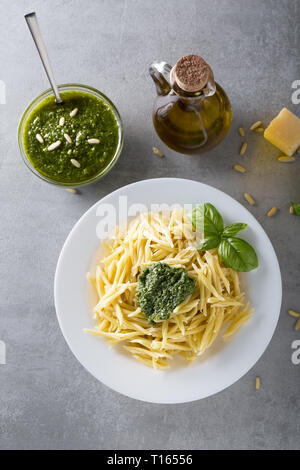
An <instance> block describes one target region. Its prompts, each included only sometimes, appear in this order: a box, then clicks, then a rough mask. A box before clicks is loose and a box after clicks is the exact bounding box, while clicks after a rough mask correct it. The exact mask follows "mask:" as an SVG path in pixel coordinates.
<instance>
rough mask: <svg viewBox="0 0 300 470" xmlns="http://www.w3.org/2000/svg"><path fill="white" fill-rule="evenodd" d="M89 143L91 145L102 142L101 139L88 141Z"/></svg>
mask: <svg viewBox="0 0 300 470" xmlns="http://www.w3.org/2000/svg"><path fill="white" fill-rule="evenodd" d="M88 143H89V144H91V145H92V144H100V140H99V139H88Z"/></svg>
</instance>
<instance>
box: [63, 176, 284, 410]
mask: <svg viewBox="0 0 300 470" xmlns="http://www.w3.org/2000/svg"><path fill="white" fill-rule="evenodd" d="M170 180H172V181H174V180H175V181H177V182H178V181H183V182H185V183H186V182H192V183H197V184H200V185H202V186H204V187H207V188H211V189H213V190H214V191H216V192H217V193H219V194H220V195H224V194H225V195H226V196H227V197H228V198H230V199H231V200H232V201H233V202H234V203H235V204H238V205H239V206H241V207H242V208H243V210H245V211H246V212H247V213H248V216H250V219H253V220H254V221H255V223H257V224H258V225H259V227H260V228H261V230H262V231H263V233H264V235H265V237H266V238H267V240H268V242H269V244H270V248H271V250H272V258H273V261H275V262H276V266H277V268H278V276H279V277H278V281H279V286H280V292H279V302H278V307H277V309H278V311H277V312H274V313H276V316H275V317H274V324H273V328H272V334H271V333H270V337H269V339H268V341H267V342H266V343H265V345H264V347H263V349H262V350H261V351H260V352H259V353H258V354H256V356H255V358H254V359H253V360H252V363H251V364H250V365H246V366H245V367H244V368H243V370H242V372H240V373H239V374H238V376H237V377H235V378H234V380H233V381H232V379H230V380H229V381H228V383H227V384H226V385H225V386H223V385H222V386H221V388H218V389H217V390H216V391H212V392H211V393H208V394H206V395H205V396H198V397H195V398H187V399H182V400H180V401H179V400H178V399H176V401H172V400H168V401H165V400H149V399H144V398H141V397H140V396H138V394H137V395H135V393H130V394H129V393H126V392H124V391H121V390H120V389H117V388H115V387H113V386H111V385H110V384H109V383H107V382H106V380H103V379H100V378H99V377H97V375H96V374H95V373H94V372H92V371H91V370H89V368H88V366H87V365H86V364H84V363H83V362H82V360H81V359H80V358H79V357H78V354H77V351H75V350H74V348H73V345H71V344H70V340H69V338H68V336H67V334H66V333H65V331H64V327H63V325H62V319H61V316H60V314H59V311H58V305H57V304H58V301H57V278H58V275H59V270H60V265H61V263H62V259H63V256H64V253H65V251H66V249H67V245H68V243H69V241H70V239H71V237H72V234H73V233H74V232H75V231H76V229H77V226H79V225H80V224H81V223H82V221H83V219H84V218H86V217H88V216H89V214H90V213H91V212H92V211H93V210H94V209H95V208H96V207H97V206H98V205H99V204H101V203H103V202H105V199H107V198H110V197H112V196H115V195H116V194H117V193H119V192H121V191H124V190H127V189H128V188H130V187H132V186H137V185H142V184H143V183H145V182H147V183H151V182H155V181H166V182H168V181H170ZM54 306H55V311H56V317H57V320H58V324H59V327H60V330H61V333H62V335H63V337H64V339H65V341H66V343H67V345H68V347H69V349H70V350H71V352H72V354H73V355H74V356H75V358H76V359H77V361H78V362H79V363H80V364H81V366H82V367H84V369H85V370H86V371H87V372H88V373H89V374H90V375H92V376H93V377H94V378H95V379H97V381H99V382H100V383H102V384H103V385H105V386H106V387H108V388H109V389H111V390H114V391H115V392H117V393H120V394H121V395H123V396H127V397H129V398H132V399H135V400H138V401H141V402H145V403H155V404H181V403H191V402H194V401H198V400H202V399H204V398H208V397H210V396H213V395H216V394H218V393H220V392H222V391H223V390H226V389H227V388H229V387H230V386H232V385H234V384H235V383H236V382H238V381H239V380H240V379H241V378H242V377H243V376H244V375H246V374H247V373H248V372H249V371H250V370H251V369H252V368H253V367H254V366H255V364H256V363H257V362H258V360H259V359H260V358H261V357H262V356H263V354H264V353H265V351H266V349H267V348H268V346H269V344H270V342H271V340H272V338H273V336H274V333H275V330H276V328H277V325H278V321H279V316H280V312H281V306H282V275H281V270H280V265H279V262H278V258H277V255H276V252H275V249H274V247H273V244H272V242H271V240H270V238H269V236H268V234H267V233H266V231H265V229H264V228H263V226H262V225H261V224H260V222H259V221H258V220H257V219H256V218H255V216H254V215H253V214H252V213H251V212H250V211H249V209H248V208H247V207H245V206H243V205H242V203H241V202H239V201H238V200H236V199H235V198H233V197H232V196H230V195H229V194H227V193H226V192H225V191H222V190H220V189H218V188H216V187H215V186H212V185H209V184H206V183H203V182H201V181H197V180H192V179H190V178H176V177H162V178H146V179H143V180H138V181H135V182H133V183H129V184H127V185H124V186H121V187H119V188H117V189H115V190H114V191H112V192H110V193H108V194H106V195H105V196H103V197H102V198H101V199H99V200H98V201H96V202H95V203H94V204H92V205H91V206H90V207H89V208H88V209H87V210H86V211H85V212H84V213H83V214H82V215H81V216H80V217H79V219H78V220H77V221H76V222H75V224H74V225H73V227H72V229H71V230H70V231H69V233H68V235H67V237H66V239H65V241H64V243H63V246H62V248H61V251H60V254H59V257H58V260H57V264H56V269H55V276H54Z"/></svg>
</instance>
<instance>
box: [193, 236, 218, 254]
mask: <svg viewBox="0 0 300 470" xmlns="http://www.w3.org/2000/svg"><path fill="white" fill-rule="evenodd" d="M220 241H221V238H220V237H217V236H216V237H213V236H212V237H207V238H204V239H203V240H201V242H200V243H199V245H198V246H197V250H203V251H206V250H212V249H213V248H217V247H218V246H219V243H220Z"/></svg>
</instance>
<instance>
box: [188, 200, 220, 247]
mask: <svg viewBox="0 0 300 470" xmlns="http://www.w3.org/2000/svg"><path fill="white" fill-rule="evenodd" d="M192 224H193V226H194V228H195V230H197V232H200V233H202V234H203V235H204V238H209V237H216V236H217V237H218V236H219V235H221V233H222V232H223V230H224V223H223V219H222V216H221V214H219V212H218V211H217V209H216V208H215V207H214V206H213V205H212V204H210V203H209V202H206V203H205V204H200V205H198V206H196V207H195V208H194V209H193V211H192Z"/></svg>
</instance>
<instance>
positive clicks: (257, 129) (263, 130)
mask: <svg viewBox="0 0 300 470" xmlns="http://www.w3.org/2000/svg"><path fill="white" fill-rule="evenodd" d="M254 132H257V133H258V134H259V133H261V132H265V129H264V128H263V127H257V128H256V129H254Z"/></svg>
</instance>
